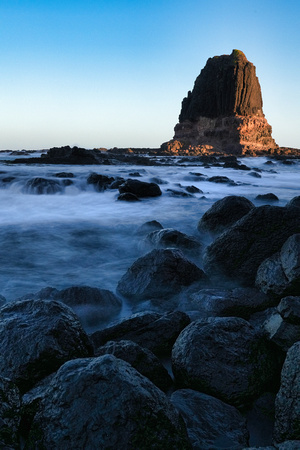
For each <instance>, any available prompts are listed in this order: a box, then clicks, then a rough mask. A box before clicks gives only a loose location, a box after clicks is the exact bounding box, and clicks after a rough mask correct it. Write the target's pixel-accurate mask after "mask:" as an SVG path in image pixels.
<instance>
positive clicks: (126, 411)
mask: <svg viewBox="0 0 300 450" xmlns="http://www.w3.org/2000/svg"><path fill="white" fill-rule="evenodd" d="M79 394H80V395H79ZM29 444H30V445H31V447H32V448H51V449H53V450H55V449H63V448H72V449H83V448H86V449H87V448H90V449H92V448H115V449H117V448H119V449H121V448H122V449H129V448H130V449H140V448H141V445H142V448H144V449H150V448H151V449H155V448H156V449H161V448H168V449H174V450H175V449H176V450H177V449H179V448H181V449H189V448H190V444H189V441H188V438H187V434H186V430H185V427H184V424H183V422H182V419H181V418H180V416H179V414H178V413H177V411H176V410H175V408H174V407H173V405H172V404H171V403H170V402H169V401H168V400H167V398H166V396H165V395H164V394H163V393H162V392H161V391H160V390H159V389H158V388H157V387H156V386H154V385H153V384H152V383H151V382H150V381H149V380H148V379H147V378H145V377H143V376H142V375H140V374H139V373H138V372H137V371H136V370H135V369H133V368H132V367H131V366H130V365H129V364H128V363H126V362H125V361H122V360H120V359H117V358H115V357H114V356H112V355H105V356H101V357H99V358H92V359H90V358H86V359H77V360H74V361H69V362H68V363H66V364H64V365H63V366H62V367H61V368H60V370H59V371H58V372H57V374H56V375H55V377H54V378H53V380H52V381H51V383H50V385H49V388H48V390H47V395H45V397H44V398H43V399H42V401H41V403H40V408H39V411H38V413H37V414H36V416H35V418H34V421H33V425H32V429H31V432H30V435H29Z"/></svg>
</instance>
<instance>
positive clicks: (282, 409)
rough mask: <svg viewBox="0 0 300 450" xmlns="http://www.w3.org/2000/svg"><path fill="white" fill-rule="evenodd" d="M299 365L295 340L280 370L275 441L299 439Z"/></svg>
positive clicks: (297, 344)
mask: <svg viewBox="0 0 300 450" xmlns="http://www.w3.org/2000/svg"><path fill="white" fill-rule="evenodd" d="M299 367H300V342H296V343H295V344H294V345H293V346H292V347H291V348H290V349H289V351H288V352H287V355H286V360H285V362H284V365H283V368H282V372H281V385H280V389H279V392H278V394H277V396H276V402H275V426H274V440H275V442H283V441H287V440H293V439H299V436H300V371H299ZM291 448H293V447H291ZM295 448H297V447H295ZM298 448H299V447H298Z"/></svg>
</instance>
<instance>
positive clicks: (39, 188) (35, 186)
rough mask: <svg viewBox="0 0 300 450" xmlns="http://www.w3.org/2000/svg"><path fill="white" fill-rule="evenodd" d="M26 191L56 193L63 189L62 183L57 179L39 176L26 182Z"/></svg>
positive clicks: (29, 192) (31, 192)
mask: <svg viewBox="0 0 300 450" xmlns="http://www.w3.org/2000/svg"><path fill="white" fill-rule="evenodd" d="M24 191H25V192H26V193H28V194H56V193H57V192H61V191H62V185H61V184H60V183H59V182H58V181H55V180H48V179H47V178H41V177H37V178H32V179H31V180H28V181H27V182H26V184H25V186H24Z"/></svg>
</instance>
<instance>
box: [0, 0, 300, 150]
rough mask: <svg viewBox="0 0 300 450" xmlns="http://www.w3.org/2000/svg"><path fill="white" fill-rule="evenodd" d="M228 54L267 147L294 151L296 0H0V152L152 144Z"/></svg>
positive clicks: (297, 131) (299, 14)
mask: <svg viewBox="0 0 300 450" xmlns="http://www.w3.org/2000/svg"><path fill="white" fill-rule="evenodd" d="M233 49H239V50H242V51H243V52H244V53H245V55H246V57H247V59H248V60H249V61H251V62H252V63H253V64H254V65H255V66H256V74H257V76H258V78H259V81H260V85H261V89H262V96H263V103H264V107H263V111H264V114H265V116H266V118H267V120H268V122H269V124H270V125H271V126H272V128H273V137H274V138H275V140H276V142H277V143H278V144H279V145H280V146H286V147H296V148H300V120H299V119H300V111H299V110H300V86H299V84H300V1H299V0H252V1H249V0H244V1H242V0H238V1H237V0H209V1H208V0H205V1H203V0H184V1H182V0H180V1H179V0H127V1H125V0H106V1H104V0H64V1H61V0H45V1H44V0H35V1H34V0H31V1H30V0H28V1H26V0H24V1H22V0H19V1H18V0H0V57H1V71H0V80H1V82H0V149H2V150H3V149H15V150H17V149H23V148H25V149H36V150H38V149H44V148H50V147H53V146H63V145H71V146H73V145H77V146H81V147H85V148H99V147H106V148H112V147H151V148H153V147H159V146H160V145H161V143H163V142H165V141H167V140H169V139H171V138H172V137H173V135H174V126H175V125H176V123H177V122H178V116H179V113H180V109H181V101H182V99H183V98H184V97H185V96H186V95H187V92H188V91H189V90H192V88H193V85H194V81H195V79H196V77H197V76H198V75H199V73H200V71H201V69H202V68H203V67H204V66H205V64H206V61H207V59H208V58H210V57H213V56H215V55H222V54H230V53H231V52H232V50H233Z"/></svg>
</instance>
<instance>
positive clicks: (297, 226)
mask: <svg viewBox="0 0 300 450" xmlns="http://www.w3.org/2000/svg"><path fill="white" fill-rule="evenodd" d="M295 233H300V214H299V212H298V208H285V207H279V206H270V205H264V206H260V207H257V208H253V209H252V210H251V211H250V212H249V213H248V214H246V215H245V216H244V217H242V218H241V219H240V220H239V221H238V222H237V223H236V224H234V225H232V227H231V228H229V229H228V230H227V231H225V232H224V233H223V234H222V235H221V236H219V237H218V238H217V239H216V240H215V241H214V242H213V243H212V244H211V245H210V246H208V247H207V249H206V253H205V255H204V268H205V271H206V272H207V273H208V275H214V276H218V275H219V276H225V277H227V278H230V279H236V280H239V281H240V282H241V283H243V284H244V285H248V286H249V285H252V284H253V283H254V281H255V276H256V272H257V269H258V267H259V265H260V264H261V263H262V262H263V261H264V260H265V259H266V258H269V257H270V256H272V255H273V254H275V253H276V252H278V251H279V250H280V248H281V246H282V245H283V244H284V242H285V241H286V240H287V239H288V237H289V236H291V235H293V234H295Z"/></svg>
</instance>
